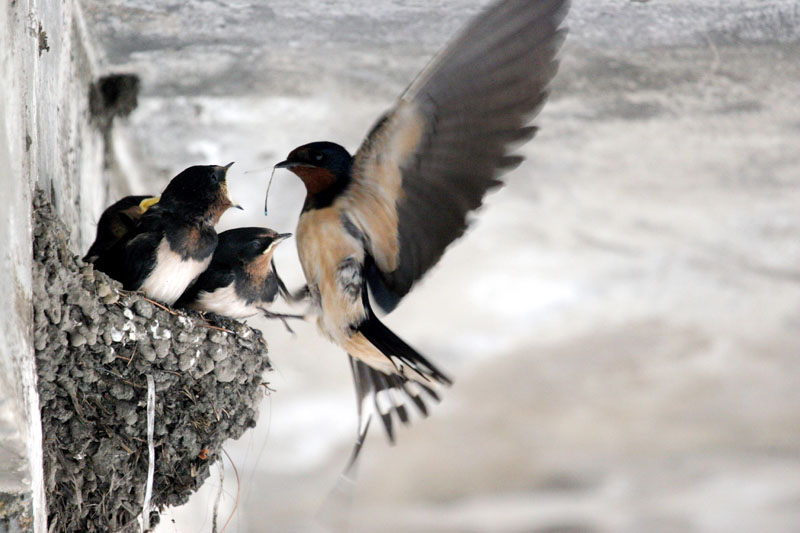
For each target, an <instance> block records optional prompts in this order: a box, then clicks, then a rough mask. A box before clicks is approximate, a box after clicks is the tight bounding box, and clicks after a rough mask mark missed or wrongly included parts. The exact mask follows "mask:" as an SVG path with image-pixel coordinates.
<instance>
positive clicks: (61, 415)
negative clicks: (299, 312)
mask: <svg viewBox="0 0 800 533" xmlns="http://www.w3.org/2000/svg"><path fill="white" fill-rule="evenodd" d="M35 201H36V204H35V215H36V220H35V226H34V236H35V239H34V269H33V286H34V291H33V294H34V309H35V316H34V319H35V321H34V323H35V331H34V344H35V348H36V361H37V372H38V377H39V396H40V401H41V410H42V426H43V430H44V470H45V485H46V490H47V496H48V502H47V503H48V522H49V530H50V531H63V532H72V531H82V532H92V531H98V532H104V531H139V525H138V523H137V522H136V518H137V516H138V515H139V513H140V512H141V509H142V503H143V501H144V493H145V484H146V479H147V468H148V453H147V430H146V427H147V426H146V422H147V413H146V395H147V386H146V376H147V375H151V376H153V378H154V382H155V390H156V409H155V432H154V435H155V454H156V462H155V465H156V466H155V482H154V485H153V498H152V504H153V508H154V509H156V510H158V509H162V508H164V507H165V506H168V505H178V504H181V503H184V502H185V501H186V500H187V499H188V497H189V494H190V493H191V492H193V491H194V490H196V489H197V488H198V487H199V486H200V485H201V484H202V483H203V481H204V480H205V479H206V478H207V477H208V474H209V466H210V465H211V464H212V463H214V462H215V461H217V460H219V458H220V451H221V447H222V445H223V443H224V442H225V441H226V440H227V439H230V438H233V439H236V438H238V437H240V436H241V435H242V433H243V432H244V431H245V430H246V429H247V428H249V427H252V426H254V425H255V421H256V418H257V414H258V405H259V403H260V402H261V400H262V399H263V396H264V392H265V390H266V384H265V383H264V381H263V380H262V373H264V372H265V371H266V370H268V369H269V368H270V364H269V359H268V358H267V355H266V345H265V343H264V341H263V338H262V336H261V333H260V332H258V331H256V330H253V329H251V328H249V327H247V326H245V325H243V324H241V323H237V322H235V321H228V320H224V321H222V322H218V323H217V325H216V326H215V325H211V324H209V323H208V322H207V321H206V320H205V319H203V318H202V317H200V316H199V315H198V314H195V313H191V314H188V315H187V314H184V313H177V312H172V311H167V310H165V309H162V308H159V307H157V306H155V305H153V304H152V303H150V302H148V301H146V300H145V299H143V298H142V297H141V296H139V295H137V294H133V293H126V292H122V291H121V290H120V289H119V284H118V283H116V282H114V281H113V280H110V279H109V278H108V277H107V276H105V275H104V274H102V273H99V272H95V271H94V269H93V268H92V267H91V266H87V265H83V263H82V262H81V261H79V260H78V258H77V256H75V255H73V253H72V252H71V250H70V248H69V245H68V241H67V239H66V236H67V233H68V231H67V229H66V227H65V226H64V225H63V224H62V223H61V222H60V221H59V220H58V218H57V217H56V216H55V214H54V212H53V210H52V208H51V207H50V206H49V205H48V204H47V203H46V202H45V201H44V200H43V198H42V195H41V194H39V195H37V197H36V199H35ZM220 327H223V328H222V329H220ZM157 522H158V513H157V511H154V513H153V514H152V517H151V524H155V523H157Z"/></svg>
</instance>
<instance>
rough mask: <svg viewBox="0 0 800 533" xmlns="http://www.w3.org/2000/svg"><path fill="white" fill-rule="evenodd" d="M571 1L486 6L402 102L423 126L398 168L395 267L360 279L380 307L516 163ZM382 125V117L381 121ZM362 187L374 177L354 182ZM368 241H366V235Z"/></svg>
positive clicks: (382, 139) (374, 142) (380, 138)
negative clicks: (514, 150)
mask: <svg viewBox="0 0 800 533" xmlns="http://www.w3.org/2000/svg"><path fill="white" fill-rule="evenodd" d="M568 4H569V2H568V0H541V1H520V0H505V1H501V2H498V3H496V4H494V5H493V6H491V7H490V8H489V9H488V10H487V11H485V12H484V13H483V14H482V15H480V16H478V17H477V18H476V19H475V20H474V21H473V22H472V23H471V24H470V25H469V26H467V28H466V29H465V30H464V31H463V32H462V33H461V34H460V35H459V36H458V37H457V38H456V39H455V40H454V41H453V42H451V43H450V45H448V47H447V48H446V49H445V50H444V51H443V52H442V53H440V54H439V56H437V57H436V58H434V60H433V61H432V62H431V64H430V65H429V66H428V67H427V68H426V69H425V70H423V72H422V73H421V74H420V75H419V76H418V77H417V79H416V80H415V81H414V82H413V83H412V84H411V86H410V87H409V88H408V89H407V91H406V92H405V93H404V95H403V97H402V100H401V104H399V105H398V108H397V109H400V108H401V106H403V105H411V106H414V107H415V108H416V109H417V110H418V111H420V112H421V116H422V117H423V120H424V121H425V124H424V131H423V136H422V139H421V140H420V142H419V143H418V144H417V146H416V147H415V148H414V150H413V152H412V153H410V154H408V157H407V159H406V161H405V162H403V163H402V164H401V168H400V171H401V173H402V193H401V196H400V198H399V199H398V200H397V210H398V229H397V232H398V239H399V244H400V251H399V257H398V266H397V268H396V269H395V270H393V271H390V272H388V271H381V270H380V269H379V268H377V267H373V269H371V270H368V271H367V272H366V276H367V280H368V283H369V286H370V289H371V290H372V292H373V297H375V300H376V302H377V303H378V305H380V306H381V308H383V309H384V310H386V311H391V310H392V309H393V308H394V307H395V306H396V305H397V303H398V302H399V300H400V299H401V298H402V297H403V296H405V295H406V294H407V293H408V291H409V290H410V289H411V287H412V286H413V285H414V283H415V282H416V281H417V280H419V279H420V278H421V277H422V276H423V275H424V274H425V273H426V272H427V271H428V270H429V269H430V268H431V267H432V266H433V265H435V264H436V263H437V262H438V260H439V259H440V258H441V256H442V254H443V253H444V250H445V249H446V248H447V246H448V245H449V244H450V243H451V242H453V241H454V240H456V239H457V238H459V237H460V236H461V235H462V234H463V233H464V231H465V230H466V228H467V214H468V213H469V212H470V211H472V210H474V209H477V208H478V207H480V205H481V203H482V202H483V197H484V195H485V194H486V192H487V191H488V190H489V189H491V188H492V187H495V186H497V185H499V184H500V183H501V182H500V181H499V180H498V179H497V178H498V177H499V176H500V175H501V174H502V173H503V172H506V171H508V170H510V169H512V168H514V167H516V166H517V165H519V164H520V163H521V162H522V157H520V156H515V155H510V154H509V151H510V150H511V149H512V148H513V147H514V146H515V145H518V144H519V143H521V142H524V141H526V140H528V139H529V138H531V137H532V136H533V134H534V133H535V128H534V127H532V126H529V125H528V122H529V121H530V120H531V119H532V118H533V117H534V116H535V115H536V114H537V113H538V111H539V110H540V109H541V107H542V105H543V104H544V102H545V100H546V97H547V87H548V85H549V83H550V81H551V80H552V78H553V77H554V76H555V74H556V70H557V68H558V62H557V61H556V54H557V52H558V49H559V48H560V46H561V45H562V43H563V41H564V37H565V30H562V29H559V26H560V25H561V23H562V21H563V19H564V17H565V15H566V12H567V9H568ZM391 116H392V113H391V112H390V113H389V114H388V115H387V116H385V117H383V118H382V119H381V120H380V121H379V122H378V124H376V125H375V127H374V128H373V130H372V132H371V134H370V136H369V137H368V138H367V139H366V140H365V141H364V144H363V145H362V147H361V149H360V150H359V152H358V153H357V154H356V156H355V160H356V163H355V166H354V169H356V171H357V170H358V169H359V168H362V167H360V166H359V165H360V164H361V163H362V162H364V161H366V160H369V159H370V158H373V157H375V156H376V155H377V154H379V153H380V152H381V150H384V149H385V147H386V143H387V142H389V140H391V139H392V135H393V134H402V132H396V131H394V130H393V128H394V127H395V123H393V121H392V120H391ZM387 117H388V118H387ZM359 179H360V180H361V182H366V181H369V180H375V179H381V178H380V177H375V176H363V177H360V178H359V177H358V176H357V179H356V182H355V183H353V184H351V187H358V186H359V185H360V183H359ZM367 237H370V236H367Z"/></svg>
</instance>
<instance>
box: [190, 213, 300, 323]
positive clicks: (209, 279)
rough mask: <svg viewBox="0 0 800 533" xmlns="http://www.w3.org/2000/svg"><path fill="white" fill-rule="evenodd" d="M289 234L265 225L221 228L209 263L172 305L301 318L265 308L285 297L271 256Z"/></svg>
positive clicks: (224, 312) (236, 314)
mask: <svg viewBox="0 0 800 533" xmlns="http://www.w3.org/2000/svg"><path fill="white" fill-rule="evenodd" d="M291 236H292V234H291V233H277V232H275V231H273V230H271V229H268V228H236V229H231V230H228V231H223V232H222V233H220V234H219V243H218V244H217V249H216V250H214V257H213V259H212V260H211V264H210V265H209V266H208V268H207V269H206V270H205V272H203V273H202V274H200V277H199V278H197V281H196V282H195V283H193V284H192V285H191V286H190V287H189V288H188V289H187V290H186V292H184V293H183V296H181V297H180V299H179V300H178V301H177V302H176V303H175V307H186V308H188V309H194V310H197V311H204V312H211V313H216V314H218V315H223V316H227V317H231V318H237V319H241V318H247V317H251V316H253V315H256V314H259V313H263V314H264V315H265V316H267V317H269V318H280V319H285V318H302V317H301V316H296V315H284V314H280V313H273V312H271V311H269V310H268V308H269V307H270V305H272V303H273V302H274V301H275V300H276V299H277V297H278V296H279V295H280V296H282V297H284V298H285V297H286V287H285V285H284V284H283V282H282V281H281V279H280V277H279V276H278V273H277V271H276V270H275V263H274V261H273V259H272V255H273V253H274V252H275V249H276V248H277V246H278V244H280V243H281V242H282V241H284V240H285V239H288V238H289V237H291ZM284 324H286V323H285V322H284ZM287 328H288V325H287ZM290 331H291V330H290Z"/></svg>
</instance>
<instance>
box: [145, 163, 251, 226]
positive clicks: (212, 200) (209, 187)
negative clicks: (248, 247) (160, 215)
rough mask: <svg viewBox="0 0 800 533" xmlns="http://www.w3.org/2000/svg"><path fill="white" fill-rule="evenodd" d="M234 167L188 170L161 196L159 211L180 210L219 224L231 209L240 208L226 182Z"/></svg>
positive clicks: (172, 182) (170, 184) (193, 168)
mask: <svg viewBox="0 0 800 533" xmlns="http://www.w3.org/2000/svg"><path fill="white" fill-rule="evenodd" d="M232 164H233V163H230V164H228V165H226V166H224V167H221V166H217V165H205V166H194V167H189V168H187V169H186V170H184V171H183V172H181V173H180V174H178V175H177V176H175V177H174V178H172V180H171V181H170V182H169V185H167V188H166V189H164V192H163V193H161V201H160V202H159V208H160V209H175V210H179V211H180V213H181V214H183V215H186V216H187V217H193V218H194V217H208V216H211V217H212V218H214V219H215V220H214V222H215V223H216V221H217V220H219V217H221V216H222V213H224V212H225V211H226V210H227V209H228V208H229V207H239V206H238V205H236V204H235V203H234V202H233V201H232V200H231V199H230V196H229V194H228V184H227V182H226V179H225V176H226V174H227V172H228V169H229V168H230V166H231V165H232ZM240 209H241V208H240Z"/></svg>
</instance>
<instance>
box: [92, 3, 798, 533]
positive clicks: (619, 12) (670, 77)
mask: <svg viewBox="0 0 800 533" xmlns="http://www.w3.org/2000/svg"><path fill="white" fill-rule="evenodd" d="M521 1H522V0H521ZM485 4H486V2H485V1H482V0H437V1H423V0H419V1H416V0H415V1H410V0H408V1H400V0H360V1H359V0H346V1H329V0H313V1H308V2H302V3H301V2H296V1H294V0H272V1H258V0H189V1H186V0H180V1H178V0H162V1H159V2H145V1H143V0H83V1H82V6H83V11H84V15H85V17H86V19H87V21H88V26H89V31H90V33H91V34H92V35H93V36H94V38H95V39H96V42H97V52H98V55H99V62H100V64H101V65H103V67H104V68H105V69H106V70H107V71H108V72H109V73H112V72H131V73H136V74H138V75H139V76H140V77H141V79H142V94H141V96H140V100H139V108H138V109H137V110H136V111H135V112H134V113H133V114H132V115H131V116H130V118H129V120H128V122H127V124H125V125H124V128H125V129H126V130H127V132H126V133H127V136H120V138H119V139H117V141H116V142H117V146H116V149H117V151H118V153H119V154H122V156H123V157H122V159H123V161H127V163H125V164H126V166H127V168H126V170H127V171H128V172H129V173H130V174H132V175H133V176H135V179H134V181H133V188H134V189H136V190H135V191H134V192H136V193H143V192H152V193H155V192H158V191H159V190H160V189H161V188H162V187H163V186H164V185H165V184H166V183H167V181H168V179H169V178H170V177H171V176H173V175H174V174H176V173H177V172H178V171H180V170H181V169H182V168H184V167H186V166H188V165H191V164H210V163H213V164H224V163H227V162H228V161H236V165H235V166H234V167H233V169H232V172H231V174H230V178H229V183H230V186H231V189H232V193H233V196H234V197H235V198H236V199H238V201H239V202H240V203H242V205H243V206H244V207H245V211H244V212H241V213H240V212H231V213H228V214H226V215H225V217H224V218H223V221H222V226H223V229H224V228H229V227H235V226H241V225H267V226H270V227H272V228H274V229H277V230H279V231H293V230H294V225H295V223H296V221H297V216H298V214H299V211H300V207H301V205H302V201H303V196H304V189H303V186H302V184H301V183H300V182H299V180H297V179H296V178H295V177H294V176H292V175H291V174H289V173H288V172H285V171H279V172H278V173H276V175H275V178H274V183H273V186H272V192H271V198H270V215H269V217H268V218H264V216H263V208H262V205H263V198H264V191H265V189H266V184H267V180H268V179H269V172H270V170H271V167H272V165H273V164H275V163H276V162H277V161H279V160H281V159H283V158H284V157H285V155H286V154H287V153H288V152H289V150H290V149H292V148H294V147H295V146H297V145H299V144H303V143H306V142H309V141H313V140H331V141H337V142H339V143H341V144H343V145H344V146H346V147H347V148H349V149H350V150H355V149H356V148H357V146H358V144H359V143H360V141H361V139H362V137H363V135H364V134H365V133H366V131H367V130H368V129H369V127H370V126H371V124H372V121H374V120H375V119H376V118H377V117H378V115H379V114H380V113H381V112H382V111H383V110H385V109H386V108H388V107H389V106H390V105H391V104H392V102H393V100H394V98H396V96H397V95H399V93H400V92H401V91H402V89H403V88H404V87H405V85H406V84H407V83H408V82H409V81H410V80H411V79H412V77H413V76H414V74H415V73H416V72H417V71H418V70H419V69H421V68H422V67H423V66H424V65H425V63H426V61H427V60H428V59H429V57H430V56H431V55H432V54H434V53H435V52H436V50H437V49H439V48H440V47H441V46H442V45H443V44H444V43H445V42H446V41H447V39H448V38H449V37H450V36H451V35H452V34H453V33H454V32H455V31H457V30H458V28H459V27H460V26H461V25H463V24H464V23H465V21H467V20H468V19H469V17H471V16H473V15H475V14H476V13H478V12H479V11H480V9H481V7H482V6H483V5H485ZM567 23H568V25H569V26H570V29H571V33H570V37H569V39H568V41H567V44H566V46H565V48H564V50H563V53H562V57H563V61H562V68H561V71H560V73H559V76H558V77H557V79H556V82H555V84H554V86H553V91H552V97H551V99H550V101H549V103H548V105H547V106H546V107H545V108H544V111H543V112H542V114H541V115H540V116H539V118H538V119H537V123H538V124H539V125H540V126H541V132H540V134H539V136H538V137H537V138H536V139H535V140H534V141H533V142H531V143H529V144H527V145H526V146H524V147H523V148H522V150H521V151H522V153H524V154H525V155H526V156H527V162H526V163H525V164H523V166H521V167H520V168H519V169H517V170H516V171H514V172H513V173H512V174H510V175H508V176H507V183H508V185H507V186H506V187H505V188H504V189H502V190H501V191H499V192H497V193H495V194H493V195H491V197H490V198H489V200H488V202H487V205H486V207H485V208H484V209H483V210H482V211H480V212H479V213H478V214H477V216H476V217H475V223H474V224H473V227H472V231H470V232H469V233H468V234H467V236H466V237H465V238H463V239H461V241H459V242H458V243H457V244H456V245H454V246H453V247H452V248H450V249H449V251H448V253H447V254H446V255H445V257H444V259H443V261H442V262H441V263H440V265H439V266H438V267H437V268H436V269H435V270H434V271H432V272H431V273H430V274H429V275H428V276H427V278H426V279H425V280H424V282H423V283H421V284H420V285H419V286H418V287H417V289H416V290H415V291H414V292H413V293H412V294H411V295H410V297H408V298H407V299H406V300H405V301H404V302H403V304H401V306H400V307H399V309H398V310H397V311H396V312H395V313H393V314H392V315H390V316H388V317H386V319H385V321H386V322H387V324H388V325H389V326H390V327H391V328H392V329H393V330H395V331H396V332H398V333H399V334H400V335H401V336H402V337H403V338H405V339H406V340H407V341H408V342H409V343H411V344H412V345H414V346H416V347H417V348H418V349H419V350H420V351H421V352H422V353H424V354H426V355H427V356H429V357H430V358H431V359H433V360H434V361H436V362H437V363H438V364H440V366H442V367H443V368H444V369H446V370H448V371H449V373H450V374H451V375H452V376H453V377H454V379H455V385H454V386H453V387H452V388H451V389H450V390H447V391H445V394H444V401H443V402H442V404H440V405H438V406H436V407H435V408H434V410H433V414H432V416H431V417H430V418H428V419H426V420H421V421H416V422H415V424H414V425H413V426H411V427H410V428H408V429H403V430H401V431H400V432H399V435H398V444H397V445H396V446H394V447H390V446H389V445H388V444H387V443H386V441H385V439H384V437H383V435H382V434H381V432H380V431H375V429H378V428H377V427H376V428H373V432H372V433H373V434H372V436H371V438H370V440H369V441H368V443H367V446H366V448H365V450H364V453H363V462H362V465H361V468H360V471H359V477H358V481H357V483H356V485H355V486H354V487H353V488H352V489H351V490H350V491H349V492H348V493H344V494H343V493H337V494H336V495H334V496H329V493H330V491H331V489H332V488H333V487H334V485H335V484H336V482H337V478H338V474H339V472H340V471H341V469H342V467H343V466H344V464H345V462H346V459H347V456H348V453H349V447H350V446H351V444H352V441H353V438H354V435H355V429H356V412H355V401H354V394H353V391H352V385H351V381H350V375H349V369H348V366H347V363H346V358H345V356H344V354H343V352H341V350H339V349H338V348H336V347H334V346H332V345H329V344H327V343H326V342H325V341H323V340H321V339H320V338H318V336H317V334H316V330H315V327H314V326H312V325H311V324H297V325H296V326H295V329H296V332H297V334H296V335H294V336H292V335H289V334H288V333H287V332H286V331H285V330H284V329H283V327H282V326H281V325H280V324H278V323H267V322H265V321H262V322H258V321H256V322H255V323H256V324H259V325H262V326H263V328H264V330H265V333H266V336H267V339H268V341H269V345H270V352H271V357H272V360H273V363H274V365H275V368H276V371H275V372H274V373H272V374H271V375H270V376H269V380H270V383H271V386H272V388H274V389H275V391H276V392H274V393H273V394H272V395H271V396H269V397H268V398H266V399H265V401H264V405H263V409H262V417H261V420H260V421H259V425H258V427H257V428H256V429H255V430H251V431H250V432H248V433H247V434H246V435H245V436H244V437H243V438H242V439H240V440H239V441H237V442H232V443H230V445H229V446H228V447H227V451H228V452H229V453H230V455H231V458H232V459H233V462H234V463H235V464H236V466H237V469H238V473H239V476H240V483H239V484H238V488H237V483H236V480H235V476H234V472H233V469H232V468H231V467H230V465H229V464H227V463H226V466H225V481H224V487H223V497H222V502H221V509H220V516H221V518H220V526H221V525H222V523H224V521H225V519H226V518H227V516H228V515H229V514H230V512H231V509H232V508H233V506H234V502H235V501H236V499H237V492H238V493H239V494H238V505H237V508H236V510H235V513H234V514H233V518H232V520H231V523H230V524H229V525H228V527H227V529H226V531H228V532H229V533H240V532H241V533H244V532H260V531H267V530H269V531H326V530H342V529H344V528H349V530H351V531H398V532H400V531H559V532H561V531H590V532H595V531H597V532H600V531H631V532H634V531H636V532H638V531H648V532H654V531H656V532H657V531H771V532H776V531H787V532H788V531H798V530H800V386H798V385H800V104H798V98H799V97H800V5H799V4H798V2H796V1H795V0H771V1H767V0H650V1H638V2H637V1H627V0H575V1H574V3H573V7H572V11H571V13H570V15H569V18H568V21H567ZM125 138H127V139H128V141H127V142H126V141H125ZM277 263H278V268H279V270H280V272H281V273H282V275H283V276H284V278H285V279H286V281H287V282H288V283H289V284H290V285H291V286H298V285H299V284H300V283H301V282H302V278H301V273H300V270H299V264H298V261H297V256H296V252H295V249H294V243H293V242H292V241H290V242H289V243H288V244H284V245H283V246H282V248H281V249H280V250H279V253H278V255H277ZM218 488H219V480H218V479H214V478H212V479H211V480H209V482H208V483H207V484H206V487H205V489H204V490H203V491H201V493H199V494H198V495H196V496H194V497H193V499H192V500H191V501H190V503H189V504H188V505H187V506H185V507H183V508H178V509H174V510H169V511H167V512H166V513H165V514H164V515H163V519H162V525H161V526H160V527H159V529H158V531H159V532H162V533H163V532H175V531H177V532H185V531H211V527H212V525H211V514H212V506H213V500H214V498H215V497H216V493H217V490H218Z"/></svg>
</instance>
